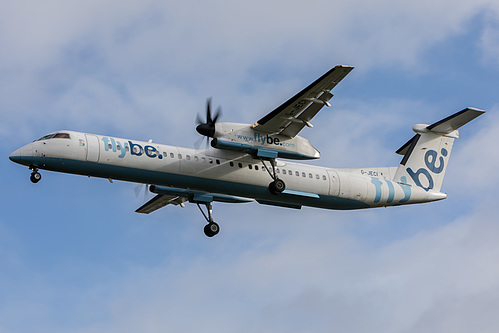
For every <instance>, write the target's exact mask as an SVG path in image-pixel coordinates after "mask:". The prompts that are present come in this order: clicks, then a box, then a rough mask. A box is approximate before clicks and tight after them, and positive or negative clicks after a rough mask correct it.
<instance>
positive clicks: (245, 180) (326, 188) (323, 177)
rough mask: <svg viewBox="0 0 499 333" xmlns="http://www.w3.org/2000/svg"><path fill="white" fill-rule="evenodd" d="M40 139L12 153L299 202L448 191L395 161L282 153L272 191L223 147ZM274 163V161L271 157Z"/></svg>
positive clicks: (101, 173) (349, 205)
mask: <svg viewBox="0 0 499 333" xmlns="http://www.w3.org/2000/svg"><path fill="white" fill-rule="evenodd" d="M62 132H64V133H68V134H69V138H49V139H41V140H38V141H35V142H33V143H30V144H28V145H26V146H24V147H22V148H20V149H18V150H16V151H15V152H14V153H12V155H11V156H10V159H11V160H13V161H14V162H17V163H20V164H24V165H27V166H31V167H32V168H37V169H44V170H51V171H57V172H65V173H72V174H80V175H86V176H92V177H101V178H108V179H116V180H123V181H129V182H136V183H145V184H154V185H160V186H170V187H175V188H182V189H192V190H197V191H204V192H208V193H217V194H225V195H232V196H239V197H246V198H252V199H255V200H257V201H258V202H260V203H263V204H271V205H277V206H284V207H292V208H299V207H301V206H311V207H320V208H327V209H359V208H370V207H379V206H395V205H402V204H413V203H422V202H428V201H435V200H441V199H444V198H445V194H443V193H440V192H432V191H425V190H423V189H421V188H419V187H414V186H410V185H407V184H403V183H402V182H395V181H392V180H391V179H393V176H394V173H395V171H396V169H397V167H393V168H364V169H332V168H325V167H319V166H312V165H306V164H301V163H293V162H288V161H283V160H278V161H277V169H276V171H277V173H278V177H279V178H280V179H282V180H283V181H284V182H285V183H286V191H285V192H284V193H281V194H279V195H274V194H271V193H270V192H269V190H268V184H269V182H270V181H271V180H272V178H271V177H270V175H269V173H268V172H267V170H266V169H265V168H264V166H263V163H262V161H261V160H260V159H255V158H253V157H252V156H251V155H248V154H245V153H241V152H236V151H228V150H221V149H214V148H211V149H207V150H194V149H189V148H182V147H175V146H168V145H162V144H157V143H151V142H142V141H136V140H129V139H122V138H114V137H109V136H101V135H94V134H87V133H80V132H74V131H61V132H57V133H62ZM266 164H267V167H270V164H269V163H266Z"/></svg>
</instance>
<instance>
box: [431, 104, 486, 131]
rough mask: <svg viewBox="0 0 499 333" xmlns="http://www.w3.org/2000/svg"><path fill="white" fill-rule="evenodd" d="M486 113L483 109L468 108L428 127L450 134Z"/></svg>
mask: <svg viewBox="0 0 499 333" xmlns="http://www.w3.org/2000/svg"><path fill="white" fill-rule="evenodd" d="M483 113H485V111H483V110H479V109H475V108H466V109H464V110H462V111H459V112H457V113H454V114H453V115H452V116H449V117H447V118H445V119H442V120H440V121H437V122H436V123H434V124H432V125H430V126H428V127H427V129H428V130H430V131H432V132H434V133H440V134H449V133H452V132H454V131H455V130H457V129H458V128H459V127H461V126H463V125H465V124H467V123H468V122H470V121H472V120H473V119H475V118H476V117H478V116H480V115H482V114H483Z"/></svg>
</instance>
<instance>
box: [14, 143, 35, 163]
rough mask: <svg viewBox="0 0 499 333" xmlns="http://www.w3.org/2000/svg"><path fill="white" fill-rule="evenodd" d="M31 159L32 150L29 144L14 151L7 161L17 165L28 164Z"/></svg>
mask: <svg viewBox="0 0 499 333" xmlns="http://www.w3.org/2000/svg"><path fill="white" fill-rule="evenodd" d="M32 157H33V148H32V144H31V143H30V144H28V145H26V146H23V147H21V148H19V149H17V150H15V151H14V152H13V153H12V154H10V155H9V159H10V160H11V161H12V162H15V163H19V164H26V163H28V164H29V163H30V160H31V158H32Z"/></svg>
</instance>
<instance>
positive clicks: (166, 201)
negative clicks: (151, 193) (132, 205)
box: [135, 194, 187, 214]
mask: <svg viewBox="0 0 499 333" xmlns="http://www.w3.org/2000/svg"><path fill="white" fill-rule="evenodd" d="M186 201H187V198H183V197H180V196H177V195H162V194H158V195H156V196H155V197H154V198H152V199H151V200H149V201H148V202H146V203H145V204H143V205H142V206H141V207H140V208H139V209H137V210H136V211H135V212H136V213H141V214H150V213H152V212H154V211H155V210H158V209H160V208H163V207H164V206H166V205H170V204H171V205H175V206H177V205H180V204H183V203H184V202H186Z"/></svg>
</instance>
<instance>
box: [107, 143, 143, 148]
mask: <svg viewBox="0 0 499 333" xmlns="http://www.w3.org/2000/svg"><path fill="white" fill-rule="evenodd" d="M135 147H137V146H135ZM107 148H109V149H113V145H112V144H110V143H108V144H107ZM137 149H138V148H137Z"/></svg>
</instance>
